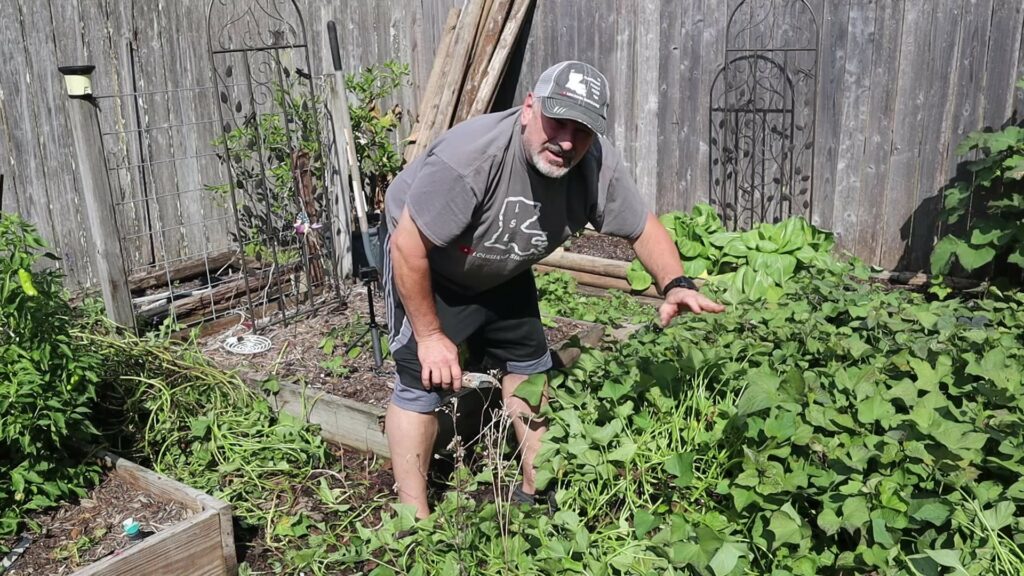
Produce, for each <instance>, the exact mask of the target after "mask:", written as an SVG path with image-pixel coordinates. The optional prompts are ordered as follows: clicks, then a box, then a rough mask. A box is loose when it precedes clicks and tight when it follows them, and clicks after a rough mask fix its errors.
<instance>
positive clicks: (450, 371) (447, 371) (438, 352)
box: [416, 332, 462, 392]
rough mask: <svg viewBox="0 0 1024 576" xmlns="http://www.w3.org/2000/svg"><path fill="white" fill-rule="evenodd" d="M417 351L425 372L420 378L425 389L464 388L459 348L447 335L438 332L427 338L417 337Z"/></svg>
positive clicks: (455, 389)
mask: <svg viewBox="0 0 1024 576" xmlns="http://www.w3.org/2000/svg"><path fill="white" fill-rule="evenodd" d="M416 352H417V356H419V359H420V366H422V367H423V372H421V373H420V380H421V382H422V383H423V389H424V390H430V389H431V388H432V387H434V386H440V387H441V388H442V389H445V390H446V389H448V388H452V390H454V391H455V392H458V391H459V389H460V388H462V368H460V367H459V349H458V347H457V346H455V344H454V343H453V342H452V341H451V340H449V339H448V337H447V336H445V335H444V334H442V333H440V332H438V333H436V334H433V335H430V336H427V337H425V338H422V339H419V338H417V339H416Z"/></svg>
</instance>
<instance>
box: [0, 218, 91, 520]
mask: <svg viewBox="0 0 1024 576" xmlns="http://www.w3.org/2000/svg"><path fill="white" fill-rule="evenodd" d="M43 260H51V261H53V260H56V256H54V255H53V254H50V253H48V252H46V251H45V245H44V243H43V240H42V239H41V238H40V237H39V235H38V234H37V233H36V231H35V229H34V228H33V227H32V226H31V225H30V224H27V223H26V222H24V221H23V220H21V219H20V218H19V217H18V216H15V215H10V214H0V535H4V534H10V533H12V532H14V531H15V530H17V528H18V526H19V525H20V524H21V522H22V517H23V515H24V514H25V512H27V511H30V510H38V509H41V508H45V507H47V506H52V505H54V504H56V503H57V501H59V500H61V499H63V498H66V497H68V496H70V495H73V494H77V495H84V491H83V488H84V487H86V486H87V485H89V484H90V483H92V482H95V481H96V480H97V479H98V468H97V467H96V466H95V465H93V464H88V463H85V462H83V460H84V458H82V454H81V452H80V448H81V446H83V445H88V444H90V443H92V442H93V441H94V440H95V439H96V431H95V429H94V428H93V426H92V424H91V423H90V420H89V419H90V416H91V413H92V404H93V401H94V399H95V397H96V382H97V376H96V370H97V368H98V367H99V366H100V357H99V356H98V355H97V354H95V353H93V352H91V351H89V350H88V349H85V348H84V347H82V346H79V345H77V344H76V342H75V341H74V339H73V338H72V336H71V328H72V326H73V319H72V309H71V307H70V306H69V304H68V302H67V300H66V298H65V296H64V292H63V289H62V284H61V275H60V273H59V272H58V271H57V270H55V269H52V268H45V269H44V268H43V267H41V266H38V263H39V262H40V261H43Z"/></svg>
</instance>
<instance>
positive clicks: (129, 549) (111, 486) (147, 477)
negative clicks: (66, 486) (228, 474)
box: [5, 453, 237, 576]
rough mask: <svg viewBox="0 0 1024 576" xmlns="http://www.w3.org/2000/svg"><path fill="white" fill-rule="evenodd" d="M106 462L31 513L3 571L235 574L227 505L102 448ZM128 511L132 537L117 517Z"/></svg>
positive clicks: (103, 575)
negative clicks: (99, 471)
mask: <svg viewBox="0 0 1024 576" xmlns="http://www.w3.org/2000/svg"><path fill="white" fill-rule="evenodd" d="M101 462H102V464H103V465H104V466H105V467H106V468H107V469H108V473H107V475H106V478H105V479H104V481H103V482H102V483H101V484H100V485H99V486H98V487H96V488H95V489H93V490H92V491H91V492H90V493H89V496H88V497H87V498H83V499H82V500H80V501H79V502H77V503H74V504H71V503H69V504H65V505H63V506H61V507H60V508H58V509H56V510H55V511H53V512H48V513H45V514H40V515H39V516H37V517H36V518H35V520H36V521H37V522H39V523H40V524H41V525H42V526H43V532H42V533H41V534H39V535H37V536H35V537H34V539H33V541H32V542H31V543H30V544H29V545H28V547H27V548H25V551H24V552H23V554H22V555H21V556H20V557H18V558H17V559H16V560H15V561H14V563H13V564H12V565H11V567H10V568H9V569H8V571H7V572H6V573H5V576H28V575H30V574H51V575H57V576H63V575H72V576H121V575H125V576H127V575H134V574H160V575H161V576H165V575H166V576H176V575H181V576H217V575H224V574H235V573H236V572H237V559H236V557H235V541H234V530H233V527H232V516H231V506H230V505H228V504H226V503H224V502H222V501H220V500H218V499H216V498H214V497H212V496H210V495H208V494H205V493H203V492H200V491H198V490H195V489H193V488H190V487H188V486H185V485H184V484H181V483H179V482H176V481H174V480H172V479H170V478H168V477H166V476H162V475H160V474H157V473H156V472H153V471H152V470H149V469H147V468H143V467H142V466H139V465H137V464H134V463H132V462H130V461H128V460H125V459H124V458H119V457H117V456H115V455H113V454H109V453H104V454H102V455H101ZM127 518H134V519H135V520H136V521H137V522H139V523H140V524H141V529H142V533H143V534H150V535H148V536H147V537H146V538H145V539H143V540H141V541H137V542H133V541H131V540H129V539H128V538H127V537H126V536H125V535H124V533H123V530H122V527H121V522H122V521H124V520H125V519H127Z"/></svg>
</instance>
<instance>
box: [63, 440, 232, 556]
mask: <svg viewBox="0 0 1024 576" xmlns="http://www.w3.org/2000/svg"><path fill="white" fill-rule="evenodd" d="M100 460H101V461H102V462H103V464H104V465H106V466H107V467H108V468H110V470H111V473H112V474H116V475H117V476H118V477H119V478H121V479H122V480H124V481H125V482H127V483H128V484H129V485H131V486H133V487H134V488H136V489H137V490H139V491H141V492H146V493H149V494H153V495H155V496H156V497H158V498H161V499H164V500H170V501H173V502H176V503H178V504H181V505H182V506H184V507H186V508H187V509H188V510H190V511H192V512H193V513H194V515H193V516H190V517H189V518H187V519H185V520H183V521H181V522H179V523H177V524H175V525H174V526H171V527H169V528H167V529H166V530H161V531H160V532H157V533H156V534H154V535H152V536H150V537H149V538H146V539H145V540H143V541H141V542H139V543H138V544H135V545H134V546H131V547H130V548H126V549H125V550H122V551H119V552H118V553H116V554H114V555H111V556H108V557H106V558H104V559H102V560H100V561H98V562H94V563H92V564H90V565H89V566H86V567H84V568H82V569H81V570H78V571H77V572H75V573H74V574H73V576H131V575H136V574H160V575H161V576H178V575H181V576H222V575H225V574H226V575H234V574H237V573H238V560H237V557H236V556H235V533H234V527H233V526H232V515H231V505H230V504H227V503H226V502H223V501H221V500H218V499H216V498H214V497H212V496H210V495H209V494H206V493H204V492H200V491H199V490H196V489H195V488H192V487H190V486H186V485H184V484H182V483H180V482H177V481H175V480H172V479H171V478H168V477H166V476H164V475H162V474H157V473H156V472H153V471H152V470H149V469H148V468H143V467H142V466H139V465H138V464H135V463H134V462H131V461H129V460H126V459H124V458H121V457H119V456H117V455H115V454H111V453H109V452H102V453H101V454H100Z"/></svg>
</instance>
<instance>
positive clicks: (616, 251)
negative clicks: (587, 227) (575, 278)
mask: <svg viewBox="0 0 1024 576" xmlns="http://www.w3.org/2000/svg"><path fill="white" fill-rule="evenodd" d="M562 249H563V250H565V251H566V252H575V253H576V254H583V255H584V256H596V257H598V258H607V259H609V260H621V261H623V262H632V261H633V259H634V258H636V253H635V252H633V245H632V244H630V243H629V240H626V239H625V238H618V237H616V236H606V235H604V234H596V233H595V234H588V233H584V234H583V235H582V236H578V237H575V238H570V239H569V241H568V242H566V243H565V245H563V246H562Z"/></svg>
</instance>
